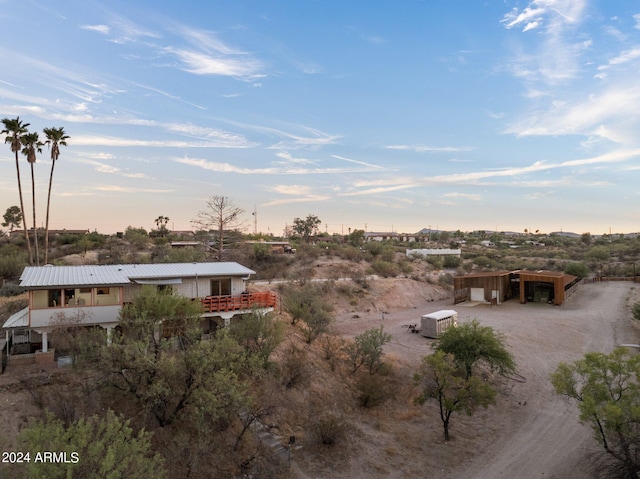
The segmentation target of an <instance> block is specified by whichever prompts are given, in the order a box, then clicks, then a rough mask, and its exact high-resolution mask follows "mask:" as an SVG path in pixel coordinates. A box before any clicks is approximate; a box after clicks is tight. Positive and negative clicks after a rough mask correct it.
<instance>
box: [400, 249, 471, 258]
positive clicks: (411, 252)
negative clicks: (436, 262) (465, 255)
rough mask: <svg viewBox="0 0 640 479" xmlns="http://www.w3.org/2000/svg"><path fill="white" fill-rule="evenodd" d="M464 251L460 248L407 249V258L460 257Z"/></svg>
mask: <svg viewBox="0 0 640 479" xmlns="http://www.w3.org/2000/svg"><path fill="white" fill-rule="evenodd" d="M461 254H462V250H461V249H459V248H456V249H454V248H430V249H429V248H422V249H407V251H406V255H407V256H457V257H460V255H461Z"/></svg>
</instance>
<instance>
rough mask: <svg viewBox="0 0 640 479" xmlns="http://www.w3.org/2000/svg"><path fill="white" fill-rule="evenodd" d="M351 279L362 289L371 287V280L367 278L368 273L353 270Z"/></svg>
mask: <svg viewBox="0 0 640 479" xmlns="http://www.w3.org/2000/svg"><path fill="white" fill-rule="evenodd" d="M351 279H352V280H353V282H354V283H356V284H357V285H358V286H360V287H361V288H362V289H367V288H368V287H369V280H368V279H367V275H366V274H365V273H363V272H362V271H360V270H356V271H353V272H352V273H351Z"/></svg>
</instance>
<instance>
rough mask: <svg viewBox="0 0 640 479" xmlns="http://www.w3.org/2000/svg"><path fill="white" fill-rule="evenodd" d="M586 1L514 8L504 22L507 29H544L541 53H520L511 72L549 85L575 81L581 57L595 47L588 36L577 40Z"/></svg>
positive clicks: (540, 0) (544, 1) (550, 0)
mask: <svg viewBox="0 0 640 479" xmlns="http://www.w3.org/2000/svg"><path fill="white" fill-rule="evenodd" d="M585 9H586V0H532V1H531V2H530V3H529V4H528V5H527V6H526V7H525V8H523V9H519V8H514V9H513V10H512V11H511V12H509V13H507V14H506V15H505V16H504V18H503V19H502V21H501V22H502V24H503V25H504V26H505V27H506V28H507V29H511V28H515V27H518V28H521V29H522V31H523V32H529V31H531V30H541V32H542V33H543V35H541V36H540V37H539V38H540V42H539V44H538V51H536V52H533V53H526V52H524V51H519V52H517V53H516V55H515V56H514V58H513V59H512V60H511V62H510V67H509V69H510V70H511V71H512V73H513V74H514V75H515V76H517V77H520V78H523V79H527V80H533V81H536V80H541V81H544V82H547V83H557V82H564V81H567V80H568V79H572V78H575V76H576V75H577V73H578V71H579V70H580V67H581V64H580V61H579V59H580V56H581V54H582V53H583V52H584V51H585V49H587V48H588V47H589V46H590V45H591V40H590V39H589V38H588V37H587V38H585V37H584V36H577V37H575V38H574V36H573V31H574V29H575V26H576V25H577V24H579V23H580V22H581V21H582V19H583V14H584V11H585Z"/></svg>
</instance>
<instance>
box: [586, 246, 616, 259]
mask: <svg viewBox="0 0 640 479" xmlns="http://www.w3.org/2000/svg"><path fill="white" fill-rule="evenodd" d="M610 257H611V252H610V250H609V248H608V247H607V246H594V247H592V248H591V249H590V250H589V251H587V254H586V255H585V258H586V259H588V260H591V261H606V260H608V259H609V258H610Z"/></svg>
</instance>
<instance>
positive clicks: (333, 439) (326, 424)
mask: <svg viewBox="0 0 640 479" xmlns="http://www.w3.org/2000/svg"><path fill="white" fill-rule="evenodd" d="M346 430H347V423H346V421H345V420H344V419H343V418H341V417H338V416H336V415H335V414H331V413H329V414H326V415H324V416H322V417H320V418H319V419H318V421H317V423H316V432H317V434H318V439H319V441H320V443H321V444H325V445H327V446H333V445H334V444H336V443H337V442H338V441H339V440H340V439H342V438H344V437H345V435H346Z"/></svg>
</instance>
